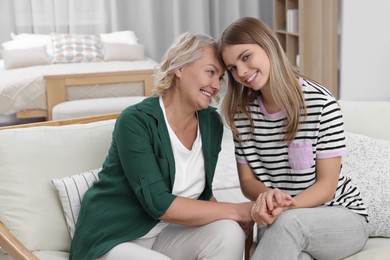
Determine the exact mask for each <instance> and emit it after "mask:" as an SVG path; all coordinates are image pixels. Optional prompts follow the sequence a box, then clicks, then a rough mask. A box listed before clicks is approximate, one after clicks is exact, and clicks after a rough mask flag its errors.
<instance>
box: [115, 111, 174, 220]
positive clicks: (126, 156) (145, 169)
mask: <svg viewBox="0 0 390 260" xmlns="http://www.w3.org/2000/svg"><path fill="white" fill-rule="evenodd" d="M154 120H155V119H154V118H153V119H152V118H150V117H149V116H148V115H146V114H144V113H142V112H140V111H138V110H136V109H133V110H131V109H130V110H127V111H126V112H124V113H122V114H121V116H120V117H119V118H118V120H117V124H116V126H115V130H114V139H115V143H116V146H117V150H118V156H119V159H120V163H121V166H122V168H123V171H124V173H125V175H126V178H127V180H128V182H129V185H130V187H131V189H132V190H133V191H134V193H135V194H136V196H137V199H138V201H139V202H140V203H141V204H142V206H143V208H144V209H145V210H146V211H147V212H148V214H149V215H150V216H151V217H153V218H155V219H158V218H160V217H161V216H162V215H163V214H164V213H165V212H166V210H167V209H168V207H169V206H170V205H171V203H172V202H173V200H174V199H175V198H176V196H175V195H173V194H171V192H170V188H169V186H168V183H169V182H170V175H169V164H168V160H167V157H166V156H165V152H164V149H163V145H162V143H161V140H160V138H158V134H157V133H158V132H157V123H156V122H155V121H154Z"/></svg>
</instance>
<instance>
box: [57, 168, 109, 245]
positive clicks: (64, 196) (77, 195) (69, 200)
mask: <svg viewBox="0 0 390 260" xmlns="http://www.w3.org/2000/svg"><path fill="white" fill-rule="evenodd" d="M100 170H101V168H98V169H95V170H91V171H88V172H84V173H81V174H77V175H72V176H69V177H65V178H62V179H53V180H52V183H53V184H54V186H55V187H56V189H57V191H58V195H59V198H60V201H61V205H62V208H63V210H64V215H65V220H66V224H67V227H68V230H69V234H70V237H71V238H73V235H74V231H75V227H76V222H77V218H78V216H79V211H80V205H81V200H82V199H83V197H84V194H85V192H86V191H87V190H88V189H89V188H90V187H91V186H92V184H93V183H94V182H95V181H97V180H98V179H99V177H98V173H99V172H100Z"/></svg>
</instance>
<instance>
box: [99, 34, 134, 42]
mask: <svg viewBox="0 0 390 260" xmlns="http://www.w3.org/2000/svg"><path fill="white" fill-rule="evenodd" d="M100 38H101V39H102V42H104V43H106V42H108V43H123V44H138V39H137V36H135V33H134V32H133V31H119V32H112V33H101V34H100Z"/></svg>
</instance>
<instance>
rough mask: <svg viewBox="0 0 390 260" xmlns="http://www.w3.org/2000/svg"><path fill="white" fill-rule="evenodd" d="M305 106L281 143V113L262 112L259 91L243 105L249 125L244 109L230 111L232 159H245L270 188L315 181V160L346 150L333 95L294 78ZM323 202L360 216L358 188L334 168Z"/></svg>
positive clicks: (295, 189) (295, 187) (293, 188)
mask: <svg viewBox="0 0 390 260" xmlns="http://www.w3.org/2000/svg"><path fill="white" fill-rule="evenodd" d="M300 82H301V86H302V90H303V94H304V98H305V102H306V108H307V117H306V118H305V117H302V118H301V122H300V127H299V130H298V132H297V135H296V137H295V139H294V140H293V142H291V143H290V144H286V143H283V142H282V140H283V137H284V125H285V119H286V117H285V114H284V112H282V111H280V112H277V113H274V114H269V113H267V111H266V109H265V107H264V105H263V102H262V100H261V96H258V98H257V99H255V100H254V101H252V102H251V103H250V104H249V111H250V114H251V116H252V119H253V123H254V130H253V133H251V131H250V128H251V127H250V122H249V120H248V118H247V117H246V116H245V114H240V115H236V116H235V118H234V123H235V126H236V127H237V130H238V132H239V133H240V134H241V140H242V142H239V141H238V140H235V148H236V151H235V153H236V159H237V163H240V164H249V166H250V168H251V169H252V171H253V172H254V173H255V174H256V176H257V178H258V179H259V180H260V181H261V182H262V183H264V184H265V185H266V186H267V187H270V188H279V189H280V190H281V191H283V192H285V193H288V194H290V195H291V196H295V195H297V194H299V193H300V192H302V191H303V190H305V189H307V188H308V187H310V186H311V185H313V184H314V183H315V182H316V168H315V161H316V159H325V158H333V157H338V156H343V155H344V154H345V152H346V146H345V136H344V130H343V118H342V114H341V111H340V108H339V106H338V104H337V102H336V100H335V98H334V97H333V96H332V95H331V94H330V93H329V91H327V90H326V89H325V88H324V87H322V86H320V85H318V84H316V83H313V82H310V81H308V80H303V79H300ZM325 205H328V206H344V207H346V208H348V209H350V210H352V211H354V212H356V213H358V214H361V215H363V216H366V217H367V216H368V215H367V210H366V207H365V205H364V203H363V201H362V199H361V197H360V192H359V190H358V189H357V187H356V186H354V185H353V184H352V183H351V180H350V179H349V178H347V177H346V176H344V175H343V173H342V170H341V169H340V175H339V181H338V185H337V190H336V193H335V195H334V197H333V199H331V200H330V201H328V202H326V203H325Z"/></svg>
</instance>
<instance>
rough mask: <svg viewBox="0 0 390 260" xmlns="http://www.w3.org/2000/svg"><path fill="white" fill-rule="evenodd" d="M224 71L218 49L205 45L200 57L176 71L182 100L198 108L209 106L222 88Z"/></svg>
mask: <svg viewBox="0 0 390 260" xmlns="http://www.w3.org/2000/svg"><path fill="white" fill-rule="evenodd" d="M223 73H224V68H223V67H222V64H220V62H219V60H218V58H217V54H216V51H215V50H214V49H213V48H211V47H204V48H203V51H202V56H201V57H200V59H198V60H196V61H195V62H193V63H192V64H190V65H188V66H186V67H183V68H181V69H180V70H177V71H176V76H177V77H178V79H179V80H178V82H179V91H180V98H181V101H182V102H185V103H187V104H189V105H193V106H194V107H195V109H196V110H198V109H205V108H207V107H208V106H209V104H210V102H211V100H212V98H213V97H214V96H215V95H217V94H218V92H219V90H220V88H221V85H220V84H221V79H222V77H223Z"/></svg>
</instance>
